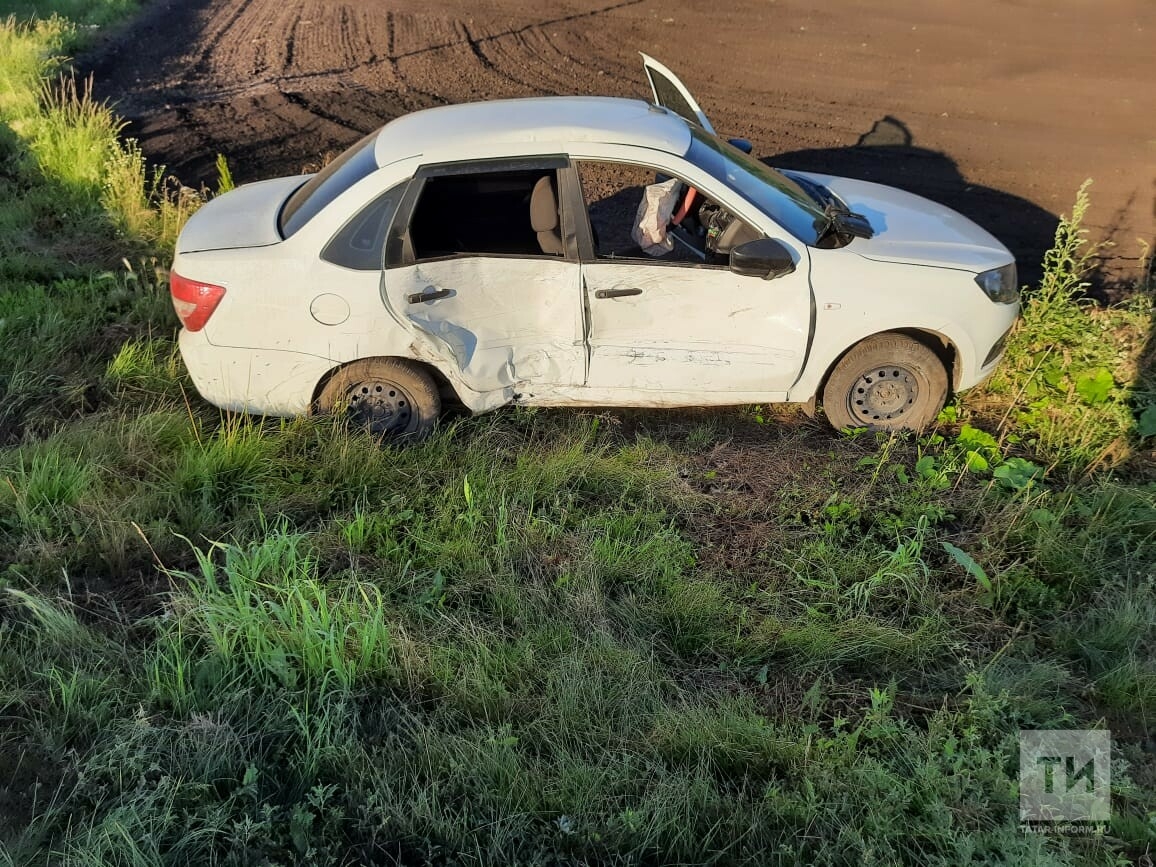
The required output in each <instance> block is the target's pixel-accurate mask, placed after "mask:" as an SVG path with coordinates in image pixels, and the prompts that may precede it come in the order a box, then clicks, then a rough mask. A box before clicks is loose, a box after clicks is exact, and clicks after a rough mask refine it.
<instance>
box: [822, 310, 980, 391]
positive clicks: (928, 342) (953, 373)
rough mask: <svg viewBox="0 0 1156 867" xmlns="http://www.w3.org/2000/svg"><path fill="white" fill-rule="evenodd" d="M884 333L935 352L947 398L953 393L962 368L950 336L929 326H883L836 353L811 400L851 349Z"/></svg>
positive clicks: (824, 385)
mask: <svg viewBox="0 0 1156 867" xmlns="http://www.w3.org/2000/svg"><path fill="white" fill-rule="evenodd" d="M884 334H901V335H903V336H904V337H910V338H911V339H912V340H915V341H918V342H919V343H922V344H923V345H924V346H926V347H927V348H928V349H930V350H931V351H932V352H934V353H935V356H936V358H938V359H939V363H940V364H942V365H943V369H944V371H946V372H947V388H948V394H947V397H948V399H950V398H951V396H952V395H953V394H954V393H955V388H956V386H957V384H958V383H959V378H960V376H961V375H962V368H961V365H960V357H959V349H958V347H957V346H956V345H955V342H954V341H952V339H951V338H950V337H948V336H947V335H946V334H943V333H941V332H939V331H934V330H932V329H930V328H885V329H883V330H882V331H876V332H874V333H872V334H864V335H863V336H862V337H860V338H859V339H858V340H856V341H855V342H854V343H852V344H851V345H850V346H848V347H846V348H845V349H844V350H843V351H842V352H840V353H838V354H837V355H836V356H835V357H834V358H832V359H831V361H830V362H829V363H828V364H827V368H826V370H824V371H823V375H822V377H820V379H819V381H818V382H817V383H816V385H815V391H814V393H813V394H812V395H811V400H813V401H817V400H819V399H820V396H821V395H822V394H823V389H825V388H826V387H827V381H828V380H829V379H830V378H831V374H832V373H833V372H834V370H835V368H836V367H838V366H839V362H841V361H842V360H843V359H844V358H845V357H846V356H847V353H849V352H850V351H851V350H852V349H854V348H855V347H856V346H858V345H859V344H860V343H862V342H863V341H865V340H870V339H871V338H872V337H879V336H880V335H884Z"/></svg>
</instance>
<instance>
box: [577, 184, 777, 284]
mask: <svg viewBox="0 0 1156 867" xmlns="http://www.w3.org/2000/svg"><path fill="white" fill-rule="evenodd" d="M577 167H578V176H579V180H580V182H581V185H582V195H583V198H584V199H585V202H586V208H587V215H588V217H589V219H590V233H591V237H592V240H593V242H594V255H595V256H596V257H597V258H599V259H641V260H643V261H650V262H674V263H686V264H700V265H701V264H707V265H713V266H726V265H727V263H728V257H729V255H730V251H731V249H733V248H734V247H736V246H738V245H739V244H741V243H743V242H745V241H750V240H753V239H755V238H759V237H762V234H761V233H760V232H759V231H758V230H757V229H755V228H753V227H752V226H750V225H749V224H747V223H746V222H744V221H743V220H741V219H739V218H738V217H736V216H735V215H734V214H732V213H730V211H728V210H727V209H726V208H723V207H722V206H721V205H719V204H718V203H717V202H715V201H713V200H711V199H708V198H707V197H706V196H704V195H703V194H702V193H701V192H699V191H698V190H693V192H692V188H690V187H689V186H688V185H687V184H685V183H683V182H681V181H677V180H675V179H671V178H669V177H667V176H664V175H660V176H658V177H657V178H656V173H655V170H654V169H652V168H646V167H643V166H638V165H630V164H626V163H609V162H595V161H584V162H580V163H578V164H577ZM656 220H657V222H655V221H656ZM644 242H645V244H644Z"/></svg>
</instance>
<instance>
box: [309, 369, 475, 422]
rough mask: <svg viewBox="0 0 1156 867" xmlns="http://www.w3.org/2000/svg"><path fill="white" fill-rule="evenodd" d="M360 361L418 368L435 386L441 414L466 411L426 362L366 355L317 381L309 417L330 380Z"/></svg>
mask: <svg viewBox="0 0 1156 867" xmlns="http://www.w3.org/2000/svg"><path fill="white" fill-rule="evenodd" d="M362 361H404V362H405V363H406V364H412V365H413V366H414V367H417V368H420V369H421V370H423V371H424V372H425V373H427V374H429V376H430V378H431V379H432V380H433V381H434V383H435V384H436V385H437V388H438V393H439V395H440V396H441V400H442V411H443V412H445V411H447V410H450V411H459V410H465V409H466V406H465V404H464V403H463V402H462V400H461V398H460V397H459V396H458V392H457V389H455V388H454V385H453V383H452V382H450V380H449V377H447V376H446V375H445V374H444V373H442V371H440V370H439V369H438V368H437V367H436V366H435V365H433V364H430V363H429V362H427V361H419V360H418V359H416V358H407V357H405V356H404V355H367V356H365V357H364V358H352V359H350V360H349V361H343V362H341V363H340V364H335V365H333V367H331V368H329V370H327V371H326V372H325V373H324V374H323V375H322V376H321V378H320V379H318V380H317V384H316V385H314V386H313V394H312V395H311V396H310V398H309V413H310V414H311V415H316V414H317V411H318V406H319V405H318V401H319V400H320V399H321V393H322V392H323V391H324V390H325V386H327V385H328V384H329V382H330V380H332V379H333V377H334V376H336V375H337V374H338V373H339V372H340V371H342V370H344V369H345V368H347V367H349V366H350V365H351V364H357V363H360V362H362Z"/></svg>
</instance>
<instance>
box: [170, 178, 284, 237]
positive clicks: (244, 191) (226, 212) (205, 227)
mask: <svg viewBox="0 0 1156 867" xmlns="http://www.w3.org/2000/svg"><path fill="white" fill-rule="evenodd" d="M304 180H305V178H304V177H303V176H299V177H293V178H275V179H273V180H271V181H259V182H257V183H255V184H245V185H244V186H242V187H237V188H236V189H235V190H230V191H229V192H227V193H225V194H224V195H222V196H217V197H216V198H214V199H212V200H211V201H209V202H208V204H206V205H205V206H204V207H202V208H201V209H200V210H199V211H197V212H196V213H195V214H193V216H192V217H190V218H189V221H188V222H187V223H185V227H184V229H182V230H181V234H180V237H179V238H177V252H178V253H199V252H203V251H205V250H231V249H237V248H239V247H267V246H269V245H270V244H277V243H279V242H280V241H281V233H280V232H279V231H277V215H278V214H279V213H280V211H281V205H282V203H283V202H284V201H285V199H286V198H288V196H289V194H290V193H292V192H293V191H294V190H295V189H297V188H298V187H299V186H301V183H302V182H303V181H304Z"/></svg>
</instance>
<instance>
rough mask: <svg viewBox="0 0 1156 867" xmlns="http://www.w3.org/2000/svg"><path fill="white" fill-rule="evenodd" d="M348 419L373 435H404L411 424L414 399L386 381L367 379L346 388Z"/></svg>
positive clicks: (397, 386) (394, 383)
mask: <svg viewBox="0 0 1156 867" xmlns="http://www.w3.org/2000/svg"><path fill="white" fill-rule="evenodd" d="M347 396H348V399H349V408H348V413H349V418H350V420H351V421H353V422H355V423H356V424H358V425H360V426H362V427H364V428H366V429H367V430H368V431H369V432H370V433H372V434H374V435H375V436H391V435H396V434H401V433H405V432H406V431H407V430H408V429H409V425H410V422H411V421H413V413H414V406H413V398H412V397H411V396H410V394H409V392H408V391H406V390H405V389H404V388H402V387H401V386H400V385H398V384H397V383H396V382H391V381H390V380H388V379H368V380H365V381H363V382H359V383H357V384H356V385H354V386H353V387H352V388H350V389H349V391H348V393H347Z"/></svg>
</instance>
